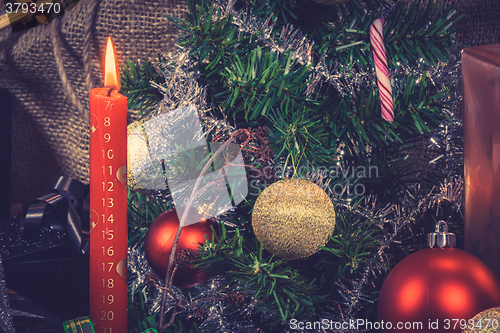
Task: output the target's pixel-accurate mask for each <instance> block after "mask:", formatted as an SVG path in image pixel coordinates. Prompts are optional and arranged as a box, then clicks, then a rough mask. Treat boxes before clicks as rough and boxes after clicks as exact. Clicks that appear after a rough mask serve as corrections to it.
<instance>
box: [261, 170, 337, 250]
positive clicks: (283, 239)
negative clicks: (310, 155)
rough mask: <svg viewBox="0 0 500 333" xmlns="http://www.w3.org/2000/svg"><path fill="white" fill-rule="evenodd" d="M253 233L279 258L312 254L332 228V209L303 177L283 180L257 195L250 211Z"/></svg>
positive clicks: (333, 219)
mask: <svg viewBox="0 0 500 333" xmlns="http://www.w3.org/2000/svg"><path fill="white" fill-rule="evenodd" d="M252 226H253V230H254V233H255V236H256V237H257V239H258V240H259V242H261V243H262V245H263V246H264V248H265V249H266V250H268V251H269V252H271V253H273V254H275V255H277V256H278V257H280V258H283V259H299V258H305V257H308V256H311V255H313V254H314V253H316V252H318V251H319V247H320V246H324V245H325V244H326V243H327V242H328V239H329V236H331V235H332V234H333V230H334V228H335V209H334V207H333V203H332V201H331V199H330V197H329V196H328V195H327V194H326V193H325V191H323V190H322V189H321V187H319V186H318V185H316V184H314V183H312V182H310V181H308V180H305V179H295V178H294V179H284V180H280V181H277V182H276V183H274V184H272V185H270V186H269V187H267V188H266V189H265V190H264V191H262V193H261V194H260V195H259V196H258V198H257V200H256V201H255V205H254V208H253V212H252Z"/></svg>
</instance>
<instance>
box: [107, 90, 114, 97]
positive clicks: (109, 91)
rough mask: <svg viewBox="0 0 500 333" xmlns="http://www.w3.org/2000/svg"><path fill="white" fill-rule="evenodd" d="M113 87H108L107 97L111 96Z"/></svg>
mask: <svg viewBox="0 0 500 333" xmlns="http://www.w3.org/2000/svg"><path fill="white" fill-rule="evenodd" d="M114 89H115V88H109V90H108V97H111V92H112V91H113V90H114Z"/></svg>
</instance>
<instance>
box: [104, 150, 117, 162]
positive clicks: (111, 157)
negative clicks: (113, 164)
mask: <svg viewBox="0 0 500 333" xmlns="http://www.w3.org/2000/svg"><path fill="white" fill-rule="evenodd" d="M106 155H107V157H108V160H112V159H113V157H115V152H114V151H113V149H109V150H108V152H107V153H106V152H105V150H104V149H103V150H102V158H106Z"/></svg>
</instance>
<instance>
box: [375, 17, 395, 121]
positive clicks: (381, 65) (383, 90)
mask: <svg viewBox="0 0 500 333" xmlns="http://www.w3.org/2000/svg"><path fill="white" fill-rule="evenodd" d="M384 24H385V21H384V20H383V19H380V18H379V19H376V20H375V21H373V23H372V24H371V26H370V42H371V45H372V52H373V59H375V70H376V72H377V84H378V89H379V94H380V108H381V109H382V117H383V118H384V119H385V120H387V121H393V120H394V105H393V104H392V88H391V79H390V78H389V67H388V66H387V57H386V55H385V47H384V33H383V31H384Z"/></svg>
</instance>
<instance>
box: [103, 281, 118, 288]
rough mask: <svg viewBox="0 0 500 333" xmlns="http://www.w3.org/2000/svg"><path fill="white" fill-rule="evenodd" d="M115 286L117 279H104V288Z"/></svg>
mask: <svg viewBox="0 0 500 333" xmlns="http://www.w3.org/2000/svg"><path fill="white" fill-rule="evenodd" d="M114 286H115V281H113V279H108V281H106V280H105V279H102V287H103V288H106V287H107V288H108V289H112V288H113V287H114Z"/></svg>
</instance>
